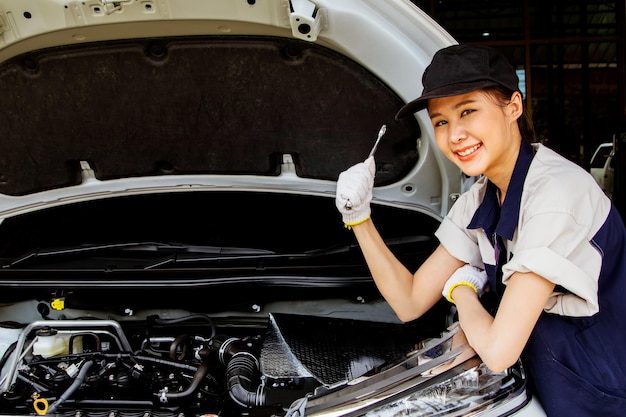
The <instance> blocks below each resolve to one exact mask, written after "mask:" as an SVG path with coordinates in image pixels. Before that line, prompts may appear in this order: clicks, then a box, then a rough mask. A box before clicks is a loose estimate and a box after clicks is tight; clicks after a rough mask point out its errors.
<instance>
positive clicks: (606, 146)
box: [589, 142, 615, 198]
mask: <svg viewBox="0 0 626 417" xmlns="http://www.w3.org/2000/svg"><path fill="white" fill-rule="evenodd" d="M614 155H615V151H614V149H613V142H606V143H601V144H600V145H599V146H598V147H597V148H596V150H595V151H594V152H593V156H592V157H591V162H590V164H589V171H590V173H591V175H592V176H593V178H594V179H595V180H596V182H597V183H598V185H599V186H600V187H601V188H602V190H603V191H604V192H605V194H606V195H607V196H609V198H612V196H613V179H614V177H615V168H614V167H613V156H614Z"/></svg>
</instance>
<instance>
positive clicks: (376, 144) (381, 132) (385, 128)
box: [367, 125, 387, 158]
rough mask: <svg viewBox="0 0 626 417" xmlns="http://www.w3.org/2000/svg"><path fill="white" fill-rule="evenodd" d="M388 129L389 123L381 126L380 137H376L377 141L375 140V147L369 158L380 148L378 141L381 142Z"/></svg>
mask: <svg viewBox="0 0 626 417" xmlns="http://www.w3.org/2000/svg"><path fill="white" fill-rule="evenodd" d="M386 131H387V125H382V126H381V127H380V130H379V131H378V137H377V138H376V142H374V147H373V148H372V150H371V151H370V154H369V155H368V156H367V157H368V158H369V157H370V156H373V155H374V153H375V152H376V149H377V148H378V143H379V142H380V139H381V138H382V137H383V135H384V134H385V132H386Z"/></svg>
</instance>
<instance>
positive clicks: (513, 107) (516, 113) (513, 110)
mask: <svg viewBox="0 0 626 417" xmlns="http://www.w3.org/2000/svg"><path fill="white" fill-rule="evenodd" d="M507 111H508V112H509V115H510V116H511V117H513V119H514V120H517V119H519V118H520V117H521V116H522V113H523V112H524V102H523V100H522V94H521V93H520V92H519V91H516V92H514V93H513V94H512V95H511V101H509V105H508V106H507Z"/></svg>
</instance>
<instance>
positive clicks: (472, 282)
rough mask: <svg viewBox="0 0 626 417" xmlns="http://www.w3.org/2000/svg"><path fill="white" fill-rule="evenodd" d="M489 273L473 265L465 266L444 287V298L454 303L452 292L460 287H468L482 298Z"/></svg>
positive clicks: (455, 272)
mask: <svg viewBox="0 0 626 417" xmlns="http://www.w3.org/2000/svg"><path fill="white" fill-rule="evenodd" d="M488 281H489V280H488V278H487V273H486V272H485V271H481V270H480V269H478V268H476V267H473V266H471V265H469V264H468V265H464V266H462V267H460V268H459V269H457V270H456V271H454V273H453V274H452V275H451V276H450V278H448V281H446V285H444V286H443V291H442V294H443V296H444V297H445V298H446V299H447V300H448V301H450V302H451V303H454V299H453V298H452V291H453V290H454V289H455V288H456V287H458V286H459V285H466V286H468V287H470V288H472V289H473V290H474V292H475V293H476V294H478V296H479V297H480V296H481V295H483V293H484V292H485V285H486V284H487V282H488Z"/></svg>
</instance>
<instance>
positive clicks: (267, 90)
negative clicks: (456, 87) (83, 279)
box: [0, 0, 462, 218]
mask: <svg viewBox="0 0 626 417" xmlns="http://www.w3.org/2000/svg"><path fill="white" fill-rule="evenodd" d="M1 7H2V8H1V9H0V31H1V35H0V60H1V62H0V91H2V94H1V95H0V114H1V115H2V116H0V117H2V123H0V125H1V126H2V127H1V128H0V129H2V130H1V131H0V132H1V135H0V137H1V138H2V139H1V140H0V153H1V154H2V155H3V158H2V160H0V218H6V217H8V216H12V215H16V214H20V213H24V212H28V211H33V210H38V209H40V208H44V207H50V206H53V205H60V204H66V203H70V202H76V201H84V200H90V199H96V198H108V197H111V196H117V195H127V194H137V193H150V192H155V191H187V190H197V189H237V190H246V189H251V190H264V191H276V192H298V193H309V194H320V195H327V196H329V197H330V196H332V195H333V194H334V187H335V186H334V181H335V180H336V178H337V176H338V174H339V173H340V172H341V171H342V170H344V169H345V168H347V167H348V166H350V165H352V164H354V163H356V162H359V161H361V160H363V159H364V158H365V157H366V156H367V154H368V152H369V149H370V148H371V146H372V145H373V143H374V140H375V139H376V133H377V132H378V130H379V128H380V126H381V125H382V124H385V125H387V133H386V135H385V137H384V138H383V140H382V142H381V145H380V147H379V148H378V151H377V154H376V160H377V167H378V171H377V175H376V190H375V199H376V200H377V201H378V202H380V203H382V204H389V205H397V206H410V207H415V208H416V209H417V210H420V211H423V212H426V213H428V214H430V215H432V216H435V217H437V216H442V215H444V214H445V213H446V212H447V209H448V208H449V205H450V204H451V203H452V202H453V201H454V199H455V197H456V196H457V195H458V193H459V192H460V191H461V187H462V175H461V174H460V172H459V171H458V169H456V168H455V167H454V166H452V165H451V164H450V163H448V162H447V161H445V160H444V159H443V158H442V156H441V155H440V154H439V153H438V152H436V151H435V149H434V146H433V143H434V142H433V141H432V133H431V131H430V126H429V122H428V120H427V118H425V117H424V116H425V115H421V114H418V115H416V117H415V118H412V117H410V118H406V119H403V120H400V121H397V120H395V117H394V116H395V113H396V112H397V110H398V109H399V108H400V107H401V106H402V105H403V104H404V103H405V102H406V101H409V100H411V99H413V98H414V97H416V96H417V95H418V94H419V92H420V91H421V73H422V71H423V69H424V67H425V66H426V65H427V64H428V62H429V61H430V56H432V54H433V53H434V52H435V51H436V50H437V49H439V48H441V47H442V46H445V45H448V44H450V43H453V42H454V40H453V39H452V38H451V37H450V36H449V35H448V34H447V33H446V32H445V31H444V30H443V29H441V28H440V27H439V26H438V25H437V24H436V23H435V22H434V21H432V20H431V19H430V18H429V17H428V16H427V15H426V14H424V13H422V12H421V11H419V10H417V8H416V6H414V5H413V4H412V3H410V2H409V1H404V0H394V1H385V2H381V1H378V0H369V1H362V0H343V1H341V2H336V1H330V0H316V1H308V0H299V1H295V0H292V1H285V0H263V1H261V0H259V1H253V0H248V1H232V0H221V1H218V0H214V1H210V2H205V1H189V0H169V1H166V2H156V1H143V2H136V1H127V2H125V1H121V2H112V1H108V0H101V1H91V2H77V1H72V2H69V3H68V2H63V1H57V0H47V1H39V0H38V1H35V0H31V1H25V0H14V1H5V2H3V4H2V6H1ZM409 9H411V13H408V11H409Z"/></svg>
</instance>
